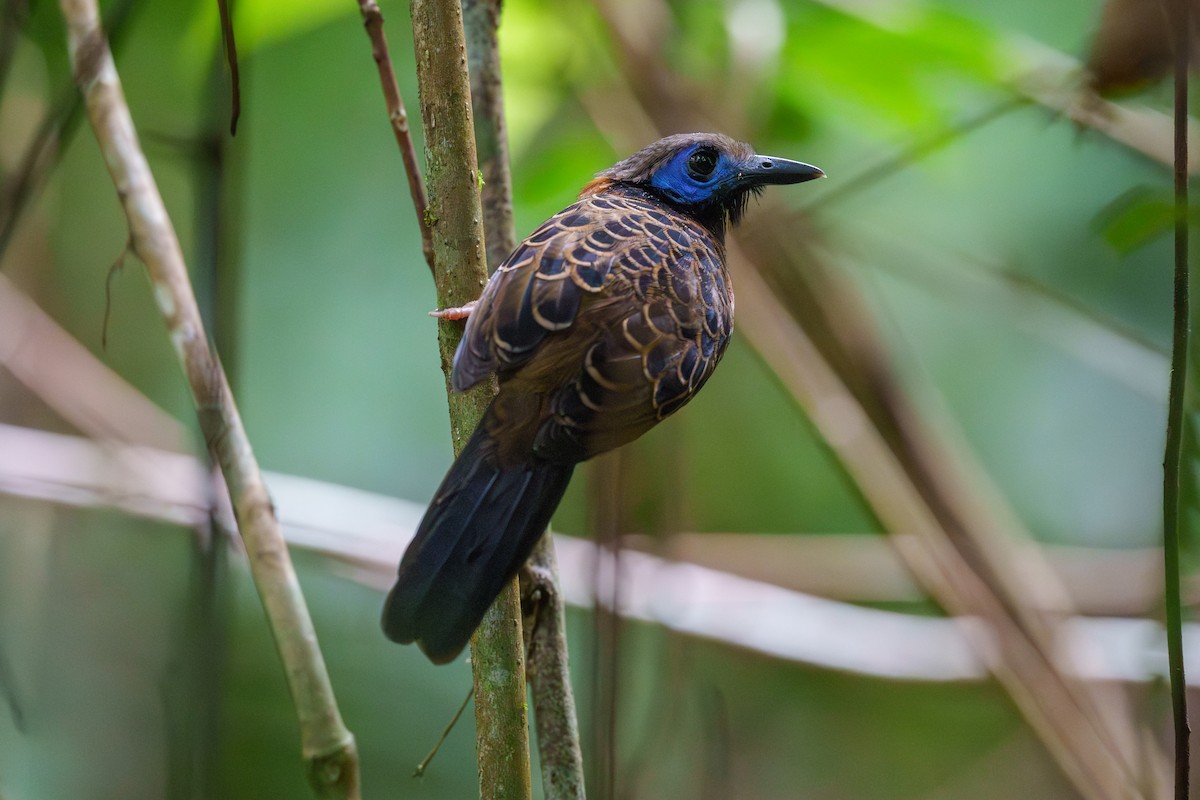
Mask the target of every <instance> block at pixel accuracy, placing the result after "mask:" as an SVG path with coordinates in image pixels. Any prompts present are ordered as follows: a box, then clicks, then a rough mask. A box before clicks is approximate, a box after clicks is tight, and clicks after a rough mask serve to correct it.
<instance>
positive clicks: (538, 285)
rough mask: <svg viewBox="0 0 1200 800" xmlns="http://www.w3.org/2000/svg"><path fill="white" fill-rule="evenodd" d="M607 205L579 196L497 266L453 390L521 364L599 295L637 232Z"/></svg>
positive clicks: (466, 336) (459, 355)
mask: <svg viewBox="0 0 1200 800" xmlns="http://www.w3.org/2000/svg"><path fill="white" fill-rule="evenodd" d="M611 202H612V201H606V200H603V199H600V198H596V197H585V198H583V199H581V200H579V201H578V202H576V203H574V204H573V205H570V206H568V207H567V208H565V209H564V210H563V211H561V212H559V213H558V214H556V215H554V216H553V217H551V218H550V219H548V220H547V221H546V222H544V223H543V224H542V225H541V227H539V228H538V229H537V230H536V231H534V232H533V233H532V234H531V235H530V236H529V238H528V239H526V240H525V241H523V242H522V243H521V244H520V245H518V246H517V249H516V250H514V251H513V253H512V255H510V256H509V257H508V258H507V259H506V260H505V261H504V263H503V264H501V265H500V266H499V267H498V268H497V269H496V272H495V274H494V275H492V277H491V279H490V280H489V281H488V283H487V286H485V287H484V290H483V294H482V295H481V296H480V298H479V303H478V305H476V306H475V309H474V310H473V311H472V312H471V317H470V319H468V321H467V327H466V330H465V331H464V332H463V338H462V342H461V343H460V344H459V346H458V351H457V352H456V353H455V354H454V373H453V383H454V388H455V389H458V390H459V391H462V390H463V389H467V388H469V387H471V386H474V385H475V384H476V383H478V382H479V381H480V380H482V379H483V378H484V377H486V376H487V375H488V373H490V372H508V371H511V370H513V369H515V368H516V367H519V366H520V365H522V364H524V363H525V362H526V361H528V360H529V358H530V357H531V356H532V355H533V353H534V352H535V351H536V350H537V349H538V346H539V345H540V344H541V343H542V341H543V340H544V339H545V338H546V335H547V334H549V333H553V332H555V331H562V330H566V329H567V328H569V327H571V325H572V324H573V323H574V322H575V317H576V314H577V313H578V311H579V306H580V302H581V301H582V299H583V298H584V297H585V296H587V295H594V294H598V293H599V292H601V291H603V290H604V288H605V287H606V286H607V285H608V284H609V282H610V281H611V279H612V266H613V263H614V261H616V260H618V259H619V258H620V256H621V254H622V253H623V252H624V251H625V250H626V249H628V243H629V241H630V240H631V239H632V238H633V237H634V236H636V235H637V234H638V231H637V230H636V229H635V228H630V227H628V226H627V225H625V224H623V219H626V218H627V214H625V213H622V212H618V211H616V209H614V208H613V207H612V205H611Z"/></svg>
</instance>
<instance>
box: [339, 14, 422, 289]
mask: <svg viewBox="0 0 1200 800" xmlns="http://www.w3.org/2000/svg"><path fill="white" fill-rule="evenodd" d="M358 7H359V10H360V11H361V12H362V17H363V24H364V25H365V26H366V29H367V36H369V37H371V56H372V57H373V58H374V59H375V66H376V67H378V69H379V84H380V86H382V87H383V100H384V103H385V104H386V105H387V112H388V120H389V121H390V122H391V126H392V133H393V134H395V136H396V144H397V145H399V147H400V158H401V159H403V161H404V174H405V176H406V177H407V178H408V192H409V194H410V195H412V201H413V208H414V209H415V210H416V212H417V226H418V227H419V228H420V229H421V251H422V252H423V253H424V254H425V263H426V264H428V265H429V271H430V272H432V273H434V274H435V275H436V271H435V269H434V266H433V235H432V233H431V232H430V225H431V223H430V219H429V215H428V213H427V211H428V208H429V200H428V198H427V197H426V196H425V183H424V181H422V180H421V167H420V165H418V164H417V151H416V148H414V147H413V141H412V135H411V134H410V133H409V130H408V112H407V111H406V110H405V109H404V98H403V97H401V96H400V85H399V84H398V83H396V72H395V70H394V69H393V68H392V56H391V54H390V53H389V51H388V45H387V37H385V36H384V35H383V12H382V11H380V9H379V3H377V2H375V0H358Z"/></svg>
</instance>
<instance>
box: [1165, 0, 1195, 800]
mask: <svg viewBox="0 0 1200 800" xmlns="http://www.w3.org/2000/svg"><path fill="white" fill-rule="evenodd" d="M1167 14H1168V19H1170V20H1171V21H1172V23H1173V24H1172V25H1171V29H1172V30H1173V31H1174V42H1173V46H1174V64H1175V279H1174V303H1173V309H1172V310H1173V313H1174V319H1173V320H1172V327H1171V330H1172V336H1171V383H1170V389H1169V392H1168V395H1167V443H1166V453H1165V455H1164V456H1163V573H1164V574H1163V584H1164V595H1165V598H1164V599H1165V603H1166V623H1167V659H1168V662H1169V666H1170V673H1171V711H1172V716H1173V718H1174V719H1173V722H1174V730H1175V797H1176V800H1187V798H1188V784H1189V782H1190V781H1189V775H1188V769H1189V762H1190V750H1191V744H1190V735H1191V728H1190V727H1189V725H1188V718H1187V682H1186V679H1185V676H1184V671H1183V619H1182V617H1183V609H1182V601H1181V593H1180V588H1179V516H1180V514H1179V506H1180V484H1179V473H1180V466H1181V459H1182V454H1183V425H1184V417H1183V400H1184V389H1185V387H1186V385H1187V365H1188V334H1189V322H1190V320H1189V317H1188V315H1189V313H1190V311H1189V302H1188V301H1189V298H1188V292H1189V281H1188V173H1187V164H1188V141H1187V132H1188V131H1187V121H1188V117H1187V114H1188V111H1187V101H1188V66H1189V64H1188V60H1189V59H1188V51H1189V43H1190V39H1191V2H1190V0H1188V1H1185V0H1175V2H1170V3H1168V4H1167Z"/></svg>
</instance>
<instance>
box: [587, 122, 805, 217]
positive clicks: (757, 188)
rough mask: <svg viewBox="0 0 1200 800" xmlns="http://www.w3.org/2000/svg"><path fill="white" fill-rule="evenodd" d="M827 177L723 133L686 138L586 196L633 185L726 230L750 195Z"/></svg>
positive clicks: (609, 176)
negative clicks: (616, 185) (618, 185)
mask: <svg viewBox="0 0 1200 800" xmlns="http://www.w3.org/2000/svg"><path fill="white" fill-rule="evenodd" d="M824 176H825V173H824V172H822V171H821V170H819V169H817V168H816V167H814V166H812V165H811V164H805V163H802V162H800V161H789V160H788V159H786V158H775V157H774V156H763V155H759V154H757V153H755V152H754V150H753V148H751V147H750V145H748V144H744V143H743V142H739V141H736V140H734V139H730V138H729V137H728V136H723V135H721V134H719V133H681V134H676V135H674V136H668V137H666V138H665V139H659V140H658V141H657V142H655V143H654V144H652V145H649V146H648V147H644V148H642V149H641V150H639V151H638V152H636V153H634V154H633V155H631V156H630V157H629V158H626V159H625V160H624V161H621V162H619V163H617V164H616V165H614V166H612V167H609V168H608V169H606V170H604V171H603V172H601V173H600V174H598V175H597V176H596V180H594V181H592V183H590V184H588V188H587V189H585V190H584V193H585V194H587V193H589V192H591V191H598V190H600V189H602V188H605V187H607V186H609V185H611V184H613V183H624V184H631V185H633V186H637V187H639V188H641V189H644V190H646V191H649V192H651V193H652V194H655V195H657V196H659V197H661V198H663V199H664V200H666V201H668V202H669V203H671V204H672V205H675V206H678V207H680V208H682V209H683V210H685V211H688V212H689V213H692V214H693V215H695V216H696V217H698V218H700V219H702V220H704V221H705V222H708V223H709V224H710V225H712V224H714V223H715V225H716V226H718V228H721V229H723V227H724V223H725V220H726V219H727V218H728V220H729V222H731V223H734V224H736V223H737V221H738V220H739V219H740V218H741V216H742V212H743V211H744V210H745V208H746V201H747V200H749V198H750V195H752V194H758V193H759V192H761V191H762V190H763V187H764V186H766V185H768V184H783V183H802V182H803V181H810V180H813V179H814V178H821V177H824Z"/></svg>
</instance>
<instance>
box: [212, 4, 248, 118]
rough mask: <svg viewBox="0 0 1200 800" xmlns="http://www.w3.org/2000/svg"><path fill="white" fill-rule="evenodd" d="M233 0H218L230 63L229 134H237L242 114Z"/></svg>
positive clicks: (226, 59)
mask: <svg viewBox="0 0 1200 800" xmlns="http://www.w3.org/2000/svg"><path fill="white" fill-rule="evenodd" d="M231 2H232V0H217V11H218V12H219V14H220V17H221V41H222V43H224V45H225V61H226V63H227V64H229V135H230V136H237V124H238V118H239V117H241V115H242V81H241V78H240V77H239V76H238V54H237V42H235V41H234V38H233V18H232V15H231V14H230V11H229V4H230V3H231Z"/></svg>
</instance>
